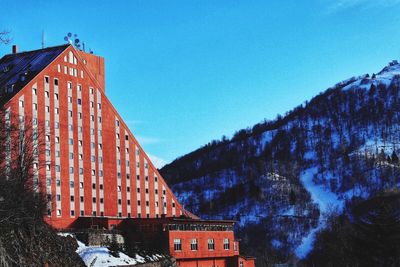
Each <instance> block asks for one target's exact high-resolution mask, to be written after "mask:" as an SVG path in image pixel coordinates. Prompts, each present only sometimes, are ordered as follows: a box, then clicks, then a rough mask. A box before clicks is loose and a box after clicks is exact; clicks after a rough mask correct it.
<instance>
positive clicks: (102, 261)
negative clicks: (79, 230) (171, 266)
mask: <svg viewBox="0 0 400 267" xmlns="http://www.w3.org/2000/svg"><path fill="white" fill-rule="evenodd" d="M58 235H60V236H65V237H66V236H71V237H74V235H73V234H71V233H58ZM74 238H75V237H74ZM76 241H77V242H78V249H77V250H76V253H78V254H79V256H80V257H81V258H82V260H83V261H84V262H85V264H86V266H90V267H109V266H124V265H135V264H140V263H145V262H146V260H145V258H143V257H142V256H140V255H137V254H136V257H135V258H131V257H129V256H128V255H126V254H124V253H122V252H120V253H119V258H116V257H113V256H111V255H110V251H109V250H108V248H107V247H100V246H93V247H90V246H86V245H85V244H84V243H82V242H80V241H79V240H76ZM151 258H152V259H153V260H154V261H157V260H158V259H160V258H162V256H161V255H158V254H155V255H153V256H151Z"/></svg>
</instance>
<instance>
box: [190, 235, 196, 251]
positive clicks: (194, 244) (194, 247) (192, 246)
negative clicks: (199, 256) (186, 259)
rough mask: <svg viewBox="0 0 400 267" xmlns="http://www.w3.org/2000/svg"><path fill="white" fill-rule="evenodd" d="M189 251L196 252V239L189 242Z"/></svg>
mask: <svg viewBox="0 0 400 267" xmlns="http://www.w3.org/2000/svg"><path fill="white" fill-rule="evenodd" d="M190 249H191V250H197V239H195V238H194V239H192V240H191V241H190Z"/></svg>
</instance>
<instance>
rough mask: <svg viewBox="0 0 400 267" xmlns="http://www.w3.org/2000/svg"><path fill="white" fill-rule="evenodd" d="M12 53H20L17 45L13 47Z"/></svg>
mask: <svg viewBox="0 0 400 267" xmlns="http://www.w3.org/2000/svg"><path fill="white" fill-rule="evenodd" d="M12 53H13V54H16V53H18V47H17V45H13V46H12Z"/></svg>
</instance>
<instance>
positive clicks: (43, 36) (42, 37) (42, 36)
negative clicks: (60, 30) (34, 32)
mask: <svg viewBox="0 0 400 267" xmlns="http://www.w3.org/2000/svg"><path fill="white" fill-rule="evenodd" d="M43 48H44V31H42V49H43Z"/></svg>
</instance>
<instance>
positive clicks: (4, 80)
mask: <svg viewBox="0 0 400 267" xmlns="http://www.w3.org/2000/svg"><path fill="white" fill-rule="evenodd" d="M105 93H106V92H105V72H104V59H103V58H101V57H99V56H95V55H93V54H89V53H85V52H83V51H79V50H76V49H75V48H74V47H73V46H72V45H61V46H56V47H50V48H45V49H40V50H35V51H29V52H22V53H18V52H17V49H16V47H15V46H14V47H13V53H12V54H9V55H5V56H4V57H3V58H1V59H0V99H1V102H2V105H3V106H4V108H5V110H6V115H5V116H6V120H8V121H10V122H11V123H15V124H18V125H19V127H21V128H25V127H31V128H32V130H33V132H39V131H40V132H43V133H44V134H40V135H37V134H33V135H32V139H33V140H32V141H35V138H36V139H39V140H38V141H40V142H43V143H44V144H45V146H44V147H43V148H42V149H41V151H35V153H34V161H35V163H34V166H33V169H34V181H33V183H34V185H35V190H38V191H39V190H40V191H42V192H45V193H46V194H47V196H48V199H49V200H50V202H49V205H48V210H47V213H48V214H47V216H46V221H47V222H48V223H49V224H50V225H52V226H53V227H55V228H72V227H76V225H77V223H78V222H79V220H78V218H80V220H82V219H84V218H90V219H91V221H93V220H94V219H96V218H98V219H100V220H101V221H106V222H107V227H110V226H111V225H116V226H118V225H119V224H120V223H121V222H123V221H124V220H125V219H128V218H132V221H136V222H140V224H143V225H145V224H146V223H150V222H151V223H153V222H157V223H158V224H160V223H161V222H163V223H164V222H165V220H167V219H166V218H168V220H169V221H170V222H176V221H175V220H174V219H172V218H174V217H181V216H184V215H186V214H187V213H186V212H185V211H184V210H183V209H182V206H181V204H180V203H179V202H178V200H177V199H176V197H175V196H174V194H173V193H172V191H171V190H170V188H169V187H168V185H167V184H166V183H165V181H164V179H163V178H162V177H161V175H160V174H159V173H158V171H157V169H156V168H155V167H154V165H153V164H152V162H151V161H150V159H149V157H148V156H147V155H146V153H145V152H144V151H143V149H142V148H141V146H140V144H139V143H138V141H137V140H136V139H135V137H134V135H133V134H132V133H131V131H130V130H129V128H128V127H127V125H126V124H125V123H124V121H123V120H122V118H121V117H120V116H119V114H118V112H117V111H116V110H115V108H114V107H113V106H112V104H111V103H110V101H109V100H108V98H107V96H106V94H105ZM40 165H45V167H44V168H39V167H38V166H40ZM145 218H146V219H148V220H144V219H145ZM161 218H163V219H161ZM157 219H158V220H157ZM200 222H201V223H203V224H206V222H204V221H199V222H198V223H200ZM193 223H194V222H193ZM196 223H197V222H196ZM196 223H195V224H196ZM214 223H216V224H221V225H226V224H232V222H218V223H217V222H214ZM168 229H170V227H169V226H168ZM228 232H229V235H228ZM167 233H168V237H169V240H175V239H179V236H180V235H181V239H182V241H183V240H186V239H190V238H191V236H198V240H199V242H200V240H201V242H202V243H201V244H200V243H199V244H198V251H203V246H204V244H203V243H204V240H206V239H208V238H212V236H215V240H219V238H220V236H221V238H222V236H224V238H228V239H229V242H230V246H231V248H232V249H230V250H229V253H228V252H227V251H221V252H220V251H219V247H218V249H216V250H215V253H217V252H218V255H220V256H218V257H219V258H224V257H225V258H227V257H231V258H232V257H235V258H237V257H239V256H238V252H237V251H238V244H237V245H235V244H236V242H235V241H234V236H233V230H230V231H224V232H223V233H220V232H219V231H176V230H168V231H167ZM169 246H170V247H171V244H169ZM186 246H188V244H186V243H185V244H183V243H182V251H181V252H180V253H178V252H176V251H173V250H170V253H171V255H173V256H176V257H177V259H178V260H179V262H180V263H181V266H200V265H196V264H195V263H194V261H193V259H195V258H196V257H197V256H199V255H200V257H203V256H204V257H206V258H210V257H211V256H210V255H211V254H210V251H208V250H204V251H205V253H204V254H203V253H194V252H192V250H190V248H189V247H188V248H186ZM234 246H236V247H237V251H234V250H233V247H234ZM231 250H232V253H231ZM211 258H215V257H214V256H213V257H211ZM186 259H187V261H186ZM207 264H208V263H207ZM208 265H209V264H208ZM208 265H207V266H208ZM217 265H218V266H234V265H227V264H225V265H224V264H222V263H221V264H214V263H213V265H210V266H217ZM201 266H203V265H201ZM204 266H206V265H204ZM238 266H239V265H238Z"/></svg>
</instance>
